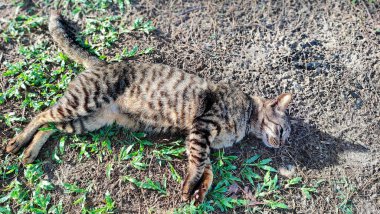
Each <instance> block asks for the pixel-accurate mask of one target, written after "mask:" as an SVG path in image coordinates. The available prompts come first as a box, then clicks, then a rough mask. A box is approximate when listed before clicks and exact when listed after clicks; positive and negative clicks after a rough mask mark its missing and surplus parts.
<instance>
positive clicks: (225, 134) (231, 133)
mask: <svg viewBox="0 0 380 214" xmlns="http://www.w3.org/2000/svg"><path fill="white" fill-rule="evenodd" d="M244 136H245V134H244V132H243V131H240V130H239V129H238V130H236V131H235V130H234V129H230V128H224V129H222V130H221V132H220V133H219V135H218V136H216V137H215V139H214V141H213V142H212V143H211V148H213V149H221V148H226V147H230V146H233V145H234V144H235V143H237V142H239V141H241V140H242V139H243V138H244Z"/></svg>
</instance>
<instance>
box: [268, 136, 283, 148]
mask: <svg viewBox="0 0 380 214" xmlns="http://www.w3.org/2000/svg"><path fill="white" fill-rule="evenodd" d="M269 143H270V145H271V146H272V147H273V148H280V146H281V144H280V142H279V141H278V140H276V139H275V138H273V137H270V138H269Z"/></svg>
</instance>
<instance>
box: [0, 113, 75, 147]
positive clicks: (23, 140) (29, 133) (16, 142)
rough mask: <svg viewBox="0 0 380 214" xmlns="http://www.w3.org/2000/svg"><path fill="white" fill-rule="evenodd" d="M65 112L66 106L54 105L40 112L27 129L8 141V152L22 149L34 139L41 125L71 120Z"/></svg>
mask: <svg viewBox="0 0 380 214" xmlns="http://www.w3.org/2000/svg"><path fill="white" fill-rule="evenodd" d="M65 112H66V111H65V110H64V108H61V107H58V108H54V107H53V108H50V109H48V110H45V111H43V112H41V113H39V114H38V115H37V116H36V117H34V118H33V119H32V120H31V122H30V123H29V124H28V125H27V126H26V127H25V129H24V130H23V131H22V132H21V133H19V134H18V135H16V136H15V137H14V138H12V139H11V140H10V141H9V142H8V144H7V147H6V151H7V152H8V153H16V152H17V151H18V150H20V148H22V147H23V146H24V145H25V144H27V143H28V142H29V141H30V140H31V139H32V137H33V136H34V134H35V133H36V132H37V130H38V129H39V128H40V127H41V126H43V125H45V124H47V123H57V122H58V123H59V122H62V121H65V120H70V118H71V116H70V115H68V116H67V117H64V116H65V115H64V113H65Z"/></svg>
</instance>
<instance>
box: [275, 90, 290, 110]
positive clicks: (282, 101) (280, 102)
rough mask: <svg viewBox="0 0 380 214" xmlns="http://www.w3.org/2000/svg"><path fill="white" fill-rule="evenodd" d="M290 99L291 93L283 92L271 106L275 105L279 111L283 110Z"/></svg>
mask: <svg viewBox="0 0 380 214" xmlns="http://www.w3.org/2000/svg"><path fill="white" fill-rule="evenodd" d="M291 100H292V95H291V94H289V93H283V94H281V95H280V96H278V97H277V98H276V99H275V100H274V101H273V103H272V104H271V106H272V107H276V108H277V109H278V110H280V111H285V110H286V108H288V106H289V103H290V101H291Z"/></svg>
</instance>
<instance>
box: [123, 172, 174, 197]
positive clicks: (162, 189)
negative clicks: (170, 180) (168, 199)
mask: <svg viewBox="0 0 380 214" xmlns="http://www.w3.org/2000/svg"><path fill="white" fill-rule="evenodd" d="M123 180H124V181H129V182H131V183H133V184H135V185H136V186H137V187H139V188H143V189H150V190H155V191H158V192H159V193H161V194H163V195H167V192H166V177H165V176H164V178H163V181H162V184H161V183H160V182H158V181H152V180H151V179H150V178H145V181H139V180H137V179H136V178H134V177H131V176H129V175H126V176H123Z"/></svg>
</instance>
